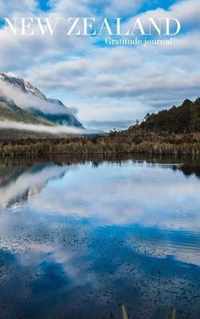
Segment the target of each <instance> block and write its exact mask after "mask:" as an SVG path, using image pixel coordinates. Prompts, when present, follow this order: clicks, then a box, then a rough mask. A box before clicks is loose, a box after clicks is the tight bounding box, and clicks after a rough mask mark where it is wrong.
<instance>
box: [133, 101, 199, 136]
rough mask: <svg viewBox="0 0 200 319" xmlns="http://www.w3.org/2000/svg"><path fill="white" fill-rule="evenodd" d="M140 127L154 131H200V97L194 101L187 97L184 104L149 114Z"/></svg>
mask: <svg viewBox="0 0 200 319" xmlns="http://www.w3.org/2000/svg"><path fill="white" fill-rule="evenodd" d="M139 127H140V128H143V129H147V130H150V131H154V132H162V131H165V132H169V133H170V132H173V133H190V132H200V98H198V99H196V101H194V102H192V101H190V100H188V99H187V100H185V101H184V102H183V104H182V105H180V106H178V107H176V106H173V107H172V108H170V109H169V110H163V111H161V112H158V113H157V114H151V115H149V114H147V116H146V117H145V120H144V121H143V122H142V123H141V124H140V125H139Z"/></svg>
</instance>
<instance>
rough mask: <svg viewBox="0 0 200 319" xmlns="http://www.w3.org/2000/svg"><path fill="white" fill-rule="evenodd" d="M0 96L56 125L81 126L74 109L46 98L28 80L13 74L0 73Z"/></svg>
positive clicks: (58, 101)
mask: <svg viewBox="0 0 200 319" xmlns="http://www.w3.org/2000/svg"><path fill="white" fill-rule="evenodd" d="M0 96H1V97H6V98H7V99H9V100H12V101H14V103H15V104H16V105H17V106H18V107H20V108H21V109H23V110H25V111H28V112H29V113H31V114H32V115H33V116H36V117H39V118H40V119H45V120H48V121H50V122H52V123H54V124H56V125H67V126H75V127H82V124H81V123H80V122H79V121H78V120H77V118H76V116H75V114H74V110H73V109H72V108H69V107H66V106H65V105H64V104H63V103H62V102H61V101H60V100H57V99H49V98H47V97H46V96H45V95H44V94H43V93H42V92H41V91H40V90H39V89H38V88H36V87H34V86H33V85H32V84H31V83H30V82H27V81H25V80H23V79H19V78H16V77H15V76H13V75H8V74H6V73H0Z"/></svg>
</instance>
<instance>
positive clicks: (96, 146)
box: [0, 128, 200, 158]
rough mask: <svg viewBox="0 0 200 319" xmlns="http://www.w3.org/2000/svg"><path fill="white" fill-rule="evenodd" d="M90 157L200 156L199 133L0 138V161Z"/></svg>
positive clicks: (137, 131)
mask: <svg viewBox="0 0 200 319" xmlns="http://www.w3.org/2000/svg"><path fill="white" fill-rule="evenodd" d="M56 154H59V155H66V156H69V155H71V156H75V157H90V156H91V157H92V156H97V155H99V156H104V157H109V156H114V157H120V156H123V155H124V156H126V155H129V156H131V155H134V154H140V155H147V156H154V155H155V156H158V155H162V156H163V155H164V156H177V157H178V156H190V157H192V158H199V157H200V133H187V134H175V133H171V134H169V133H167V132H164V133H159V134H158V133H155V132H149V131H146V130H141V129H136V128H131V129H129V130H126V131H121V132H111V133H110V134H108V135H106V136H90V137H88V136H82V137H77V136H76V137H72V136H71V137H60V138H58V137H56V138H50V137H44V138H41V137H40V138H29V137H28V138H26V137H24V138H22V137H20V138H17V139H13V138H12V139H9V138H7V139H0V157H1V158H7V157H9V158H16V157H25V158H29V157H30V158H40V157H45V156H53V155H56Z"/></svg>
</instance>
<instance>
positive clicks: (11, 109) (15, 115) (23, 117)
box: [0, 97, 52, 125]
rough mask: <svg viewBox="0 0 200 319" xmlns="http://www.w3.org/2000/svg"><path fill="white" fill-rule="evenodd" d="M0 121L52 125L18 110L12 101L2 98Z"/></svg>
mask: <svg viewBox="0 0 200 319" xmlns="http://www.w3.org/2000/svg"><path fill="white" fill-rule="evenodd" d="M0 120H1V121H6V120H7V121H14V122H24V123H27V124H30V123H31V124H43V125H52V123H50V122H48V121H47V120H45V119H42V118H41V119H39V117H35V116H34V115H32V114H31V113H29V112H27V111H25V110H22V109H20V108H19V107H18V106H17V105H16V104H15V103H14V102H13V101H12V100H10V101H9V100H7V99H6V98H4V97H0Z"/></svg>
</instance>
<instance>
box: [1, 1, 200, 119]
mask: <svg viewBox="0 0 200 319" xmlns="http://www.w3.org/2000/svg"><path fill="white" fill-rule="evenodd" d="M142 4H143V1H142V0H141V1H136V2H135V3H134V5H133V4H131V3H130V2H129V1H127V2H122V1H118V2H116V1H115V0H113V1H104V2H102V1H100V2H97V1H95V2H94V1H93V2H91V1H90V0H84V1H78V3H76V4H74V3H73V2H72V1H68V0H67V1H64V0H59V1H54V2H53V1H52V3H51V7H52V9H51V10H50V12H48V13H43V15H44V16H47V15H48V16H51V17H53V15H55V14H58V15H62V16H65V17H66V16H69V15H75V16H77V15H83V16H84V15H85V16H90V15H95V14H96V17H97V18H100V16H102V15H103V14H106V12H107V14H109V10H110V14H111V15H112V14H113V16H114V15H115V14H116V13H117V14H118V13H119V14H120V12H121V14H122V15H123V16H125V15H126V14H128V12H129V10H132V11H131V14H132V12H137V8H139V7H140V6H141V5H142ZM130 7H131V8H130ZM24 8H25V7H24ZM134 10H135V11H134ZM36 14H37V13H36ZM199 14H200V13H199V3H198V0H187V1H179V2H174V4H173V5H171V7H169V8H168V9H167V10H164V9H161V8H159V6H157V8H156V9H155V10H151V11H146V12H145V13H140V15H139V16H140V17H148V16H150V15H151V16H155V17H158V16H159V17H166V16H171V17H176V18H178V19H180V20H181V21H182V24H183V30H182V33H181V34H180V36H179V37H177V38H176V41H175V45H174V46H173V47H165V48H164V47H160V46H154V45H149V46H148V47H144V46H137V47H133V48H132V47H129V48H128V47H121V48H120V47H101V46H99V45H98V44H97V43H95V42H94V39H88V38H87V39H85V38H82V37H80V38H74V37H72V38H69V37H66V36H65V34H64V33H63V29H62V27H61V29H59V30H58V35H57V36H56V37H41V35H37V36H36V37H34V38H31V37H25V38H22V37H13V36H12V35H11V34H9V32H8V30H7V28H4V29H1V30H0V42H1V43H4V45H3V46H2V48H1V51H0V68H2V70H4V71H15V72H16V73H17V74H19V75H21V76H23V77H25V78H27V79H29V80H30V81H31V82H32V81H33V82H34V83H36V84H37V86H39V87H42V88H43V89H44V90H45V91H46V92H48V94H49V95H51V96H53V95H54V96H55V94H57V92H58V94H59V95H60V96H61V97H62V99H64V100H65V101H66V104H67V105H73V106H75V107H78V108H79V111H80V114H81V117H84V118H85V119H86V116H88V117H89V118H88V119H97V117H99V116H100V117H101V118H106V117H107V116H109V118H108V120H111V119H112V117H115V119H116V118H117V117H118V119H120V117H121V116H123V117H125V116H126V114H127V117H129V116H130V114H131V117H132V118H135V117H136V116H138V115H139V116H143V114H144V112H146V110H148V112H149V111H152V110H154V109H156V108H157V109H158V108H162V107H164V106H171V105H172V104H177V103H180V102H181V100H182V99H184V98H186V97H187V98H191V99H192V98H195V97H196V96H198V95H199V84H200V82H199V68H198V59H199V50H200V44H199V40H198V39H199V36H200V32H199V28H198V26H199V18H198V17H199ZM130 22H131V19H130V20H129V23H130ZM126 23H127V22H126ZM126 23H125V24H124V26H125V25H126ZM13 52H14V54H15V55H16V56H17V57H18V60H17V63H16V60H15V59H13ZM89 107H91V113H90V112H89ZM139 107H140V108H141V111H140V112H138V108H139ZM131 108H132V111H131ZM109 109H110V110H112V112H110V110H109ZM101 112H102V114H101Z"/></svg>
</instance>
